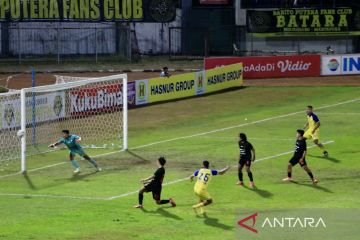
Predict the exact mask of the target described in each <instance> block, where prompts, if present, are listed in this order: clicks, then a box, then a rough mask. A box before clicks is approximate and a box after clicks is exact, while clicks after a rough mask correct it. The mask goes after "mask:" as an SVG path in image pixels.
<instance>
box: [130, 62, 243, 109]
mask: <svg viewBox="0 0 360 240" xmlns="http://www.w3.org/2000/svg"><path fill="white" fill-rule="evenodd" d="M242 83H243V67H242V63H236V64H232V65H228V66H224V67H219V68H215V69H210V70H207V71H201V72H195V73H185V74H179V75H174V76H171V77H169V78H167V77H158V78H152V79H149V80H137V81H136V105H142V104H147V103H154V102H161V101H168V100H173V99H179V98H185V97H191V96H196V95H201V94H206V93H211V92H215V91H220V90H224V89H227V88H232V87H240V86H241V85H242Z"/></svg>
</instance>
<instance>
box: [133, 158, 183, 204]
mask: <svg viewBox="0 0 360 240" xmlns="http://www.w3.org/2000/svg"><path fill="white" fill-rule="evenodd" d="M165 163H166V160H165V158H164V157H160V158H159V159H158V161H157V164H158V166H159V168H158V169H157V170H156V171H155V173H154V175H152V176H150V177H148V178H146V179H142V180H140V183H142V184H144V187H143V188H141V189H140V191H139V204H138V205H135V206H134V208H143V199H144V193H145V192H152V195H153V199H154V200H155V202H156V203H157V204H159V205H160V204H167V203H170V204H171V205H172V206H173V207H176V203H175V201H174V199H172V198H169V199H166V200H161V189H162V183H163V180H164V176H165V168H164V165H165Z"/></svg>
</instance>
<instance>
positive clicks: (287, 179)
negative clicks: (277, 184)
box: [283, 163, 293, 182]
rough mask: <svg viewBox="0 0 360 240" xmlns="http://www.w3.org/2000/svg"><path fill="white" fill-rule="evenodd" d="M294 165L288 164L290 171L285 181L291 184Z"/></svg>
mask: <svg viewBox="0 0 360 240" xmlns="http://www.w3.org/2000/svg"><path fill="white" fill-rule="evenodd" d="M292 180H293V179H292V165H291V163H289V164H288V170H287V177H286V178H284V179H283V181H284V182H290V181H292Z"/></svg>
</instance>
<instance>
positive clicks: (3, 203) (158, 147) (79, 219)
mask: <svg viewBox="0 0 360 240" xmlns="http://www.w3.org/2000/svg"><path fill="white" fill-rule="evenodd" d="M310 104H311V105H313V106H314V108H315V113H317V114H318V116H319V118H320V120H321V123H322V125H321V133H320V134H321V135H320V137H321V141H322V142H323V143H326V148H327V150H328V151H329V153H330V157H329V158H323V157H322V154H321V151H320V150H319V149H318V148H316V147H313V143H312V142H311V141H308V147H310V149H309V151H308V157H307V162H308V165H309V167H310V168H311V170H312V171H313V173H314V175H315V176H316V177H317V178H318V179H319V181H320V183H319V184H318V185H317V186H313V185H312V184H311V182H310V180H309V177H308V176H307V174H306V173H305V172H304V171H303V170H302V169H301V168H300V167H299V166H296V167H294V171H293V177H294V178H295V180H296V183H287V184H286V183H283V182H282V181H281V180H282V178H284V177H285V176H286V172H287V171H286V169H287V162H288V160H289V158H290V157H291V154H292V151H293V149H294V142H295V131H296V129H298V128H302V127H303V126H304V124H305V121H306V115H305V107H306V106H307V105H310ZM359 117H360V88H359V87H282V88H278V87H247V88H242V89H237V90H233V91H229V92H225V93H219V94H214V95H210V96H204V97H200V98H191V99H186V100H181V101H175V102H170V103H164V104H158V105H153V106H149V107H144V108H139V109H133V110H130V111H129V148H130V150H129V152H121V153H120V152H116V153H113V154H104V153H105V150H101V149H97V150H95V149H91V150H89V151H88V153H89V154H90V155H93V156H97V157H96V159H97V161H98V163H99V164H100V165H101V166H102V167H103V169H104V171H103V172H100V173H94V171H93V169H92V167H91V166H90V165H88V163H87V162H85V161H80V164H81V166H82V169H83V172H82V173H81V174H80V175H79V176H73V175H72V167H71V165H70V163H69V162H68V161H67V151H66V150H64V151H56V152H52V153H47V154H43V155H37V156H33V157H30V158H29V159H28V167H29V169H32V170H30V171H29V173H28V175H27V176H22V175H19V174H16V171H18V170H19V167H18V165H19V163H18V162H17V163H16V164H18V165H17V166H15V164H14V163H10V166H8V167H7V168H5V170H3V171H0V239H174V240H176V239H179V240H180V239H181V240H182V239H198V238H201V239H219V238H221V239H240V238H238V237H237V236H236V234H237V231H236V228H237V224H236V222H237V220H238V216H237V210H238V209H240V208H300V207H301V208H358V207H359V204H360V190H359V183H360V172H359V168H360V151H359V149H360V140H359V136H360V121H359ZM239 132H245V133H246V134H247V135H248V138H249V141H250V142H251V143H252V144H253V146H254V147H255V149H256V155H257V161H256V162H255V164H254V165H253V167H252V170H253V174H254V181H255V184H256V186H257V189H255V190H251V189H249V188H247V187H239V186H237V185H236V182H237V168H236V165H237V162H238V154H239V149H238V145H237V135H238V133H239ZM160 155H164V156H165V157H166V158H167V160H168V163H167V164H166V166H165V167H166V175H165V185H166V186H165V187H164V188H163V191H162V196H163V197H164V198H165V197H166V198H167V197H174V198H175V200H176V202H177V204H178V206H177V207H176V208H171V207H168V206H157V205H156V204H155V203H154V201H153V200H152V197H151V194H145V199H144V206H145V207H144V209H143V210H139V209H133V208H132V206H133V205H134V204H136V203H137V190H138V189H139V188H140V187H141V185H140V184H139V181H138V180H140V179H142V178H144V177H148V176H150V175H151V174H152V173H153V172H154V170H155V169H156V159H157V158H158V157H159V156H160ZM204 159H207V160H209V161H210V163H211V165H212V168H216V169H220V168H223V167H224V166H226V165H229V166H231V167H232V168H231V169H230V171H229V172H228V173H226V174H225V175H223V176H216V177H214V178H213V180H212V182H211V186H210V187H209V192H210V194H211V195H212V197H213V199H214V204H212V205H210V206H209V207H206V212H207V214H206V215H205V216H202V215H199V216H197V215H195V213H194V212H193V210H192V207H191V206H192V205H193V204H194V203H196V202H197V201H198V199H197V198H196V197H195V195H194V194H193V185H194V182H190V181H189V180H187V179H185V178H186V177H188V176H190V174H192V173H193V172H194V170H196V169H198V168H199V167H200V166H201V162H202V160H204ZM47 166H48V167H47ZM44 167H47V168H44ZM244 180H245V184H246V185H248V178H247V176H246V174H244ZM300 203H301V205H300ZM289 239H290V238H289ZM348 239H351V238H348ZM353 239H358V236H354V238H353Z"/></svg>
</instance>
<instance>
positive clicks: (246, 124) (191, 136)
mask: <svg viewBox="0 0 360 240" xmlns="http://www.w3.org/2000/svg"><path fill="white" fill-rule="evenodd" d="M359 100H360V98H356V99H352V100H348V101H344V102H339V103H334V104H329V105H324V106H321V107H318V108H317V109H325V108H331V107H336V106H339V105H344V104H349V103H353V102H357V101H359ZM300 113H304V111H297V112H293V113H288V114H283V115H279V116H275V117H269V118H264V119H261V120H257V121H253V122H248V123H242V124H238V125H233V126H230V127H225V128H219V129H214V130H211V131H208V132H202V133H197V134H193V135H187V136H183V137H177V138H171V139H167V140H162V141H157V142H153V143H148V144H145V145H140V146H137V147H133V148H130V149H129V150H136V149H140V148H146V147H150V146H153V145H157V144H162V143H167V142H172V141H177V140H182V139H187V138H193V137H199V136H203V135H207V134H211V133H216V132H222V131H226V130H230V129H234V128H239V127H245V126H249V125H254V124H258V123H262V122H267V121H271V120H275V119H280V118H285V117H290V116H293V115H296V114H300ZM119 152H121V151H114V152H109V153H104V154H100V155H96V156H94V157H100V156H106V155H111V154H115V153H119ZM65 163H66V162H62V163H60V164H65ZM50 167H53V165H48V166H45V167H41V168H34V169H31V170H29V171H28V172H30V171H31V172H35V171H38V170H40V169H45V168H50ZM18 174H21V172H18V173H13V174H9V175H4V176H1V177H0V179H2V178H6V177H10V176H14V175H18Z"/></svg>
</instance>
